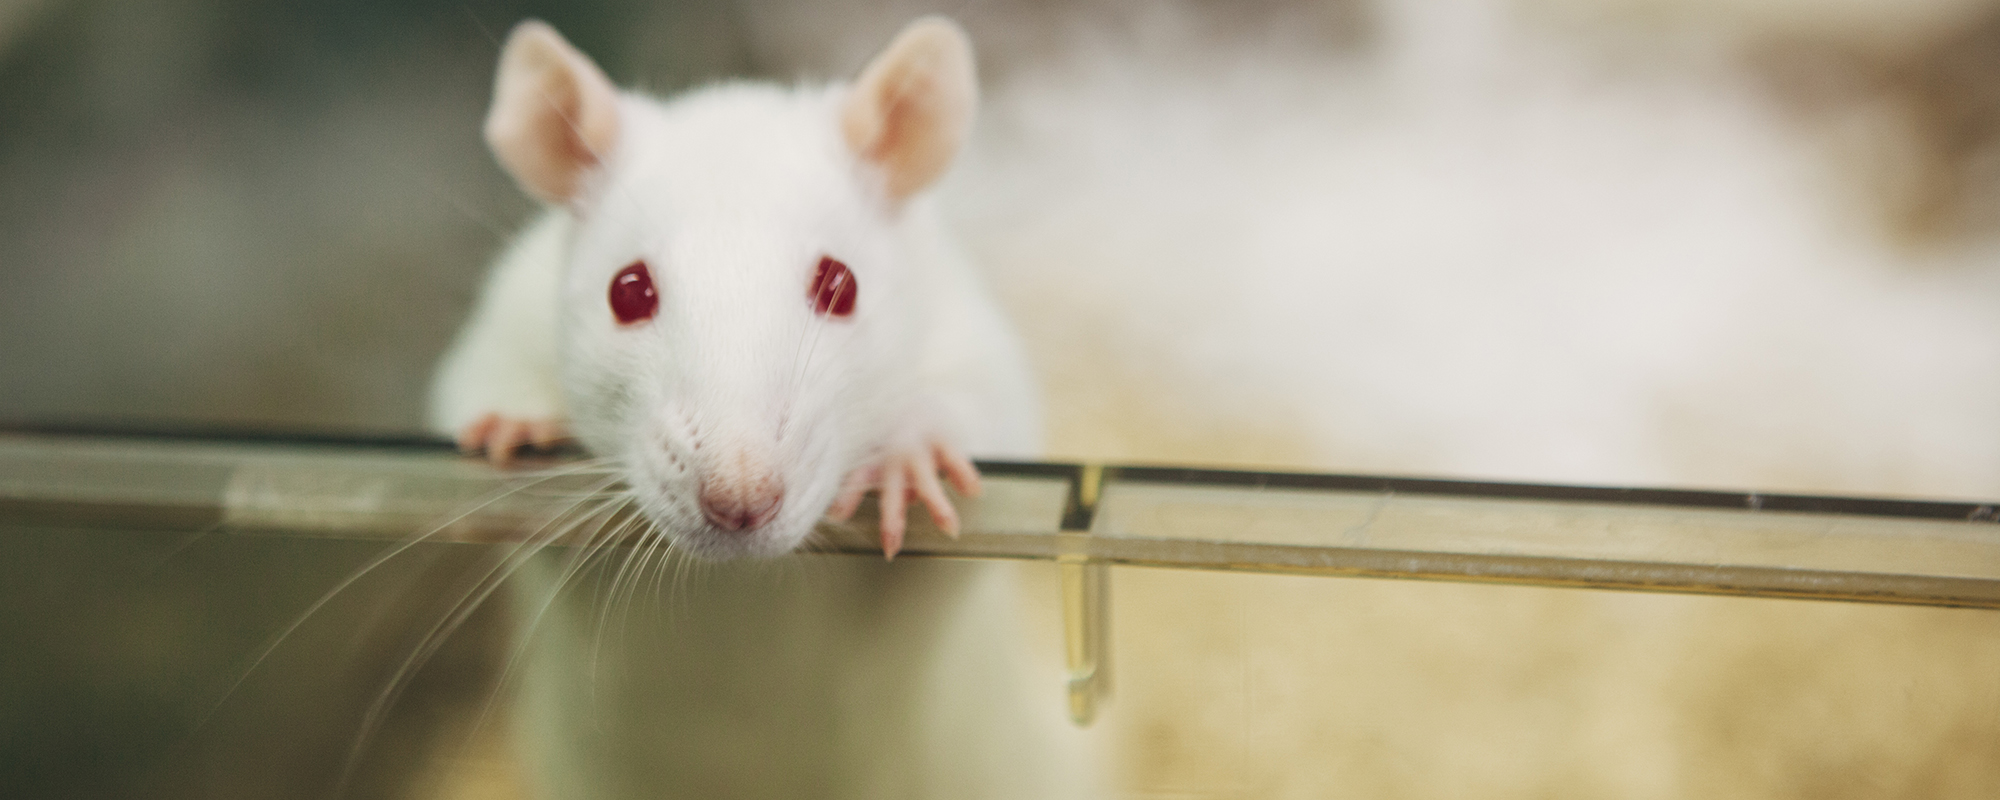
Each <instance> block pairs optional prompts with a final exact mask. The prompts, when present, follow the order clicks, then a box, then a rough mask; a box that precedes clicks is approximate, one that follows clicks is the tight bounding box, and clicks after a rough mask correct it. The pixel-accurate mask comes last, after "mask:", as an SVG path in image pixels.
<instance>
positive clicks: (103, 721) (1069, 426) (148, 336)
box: [0, 0, 2000, 798]
mask: <svg viewBox="0 0 2000 800" xmlns="http://www.w3.org/2000/svg"><path fill="white" fill-rule="evenodd" d="M935 10H943V11H946V12H948V13H951V14H953V15H954V16H956V17H957V18H958V19H960V20H961V21H962V22H963V23H964V24H965V26H966V27H967V28H968V30H969V31H970V32H971V34H972V36H973V38H974V40H975V42H976V43H977V45H978V47H979V48H980V65H981V69H982V78H983V82H984V89H985V91H986V99H987V102H986V105H985V107H984V110H983V115H984V116H983V117H982V121H981V123H980V125H981V127H980V129H979V131H978V134H977V138H976V141H975V142H974V145H973V149H972V151H971V152H969V153H968V154H967V155H966V156H965V158H964V159H963V160H962V162H961V163H960V165H959V167H958V169H957V171H956V172H955V173H954V174H953V176H952V177H951V178H950V179H949V181H948V183H947V185H946V186H945V187H943V190H942V197H941V202H942V203H943V205H944V207H945V210H946V212H947V214H948V216H949V217H950V218H951V219H953V220H954V221H955V222H956V223H957V226H958V228H959V233H960V234H961V236H962V237H963V238H964V239H965V241H966V243H967V244H968V246H969V247H970V248H971V250H972V251H973V253H974V254H975V256H977V257H978V258H979V260H980V261H981V262H982V263H983V264H984V265H985V266H986V268H987V269H988V271H989V278H990V279H991V280H992V282H993V284H994V286H995V288H996V290H997V291H999V292H1000V294H1001V295H1002V297H1003V299H1004V300H1005V301H1006V302H1007V304H1008V306H1009V308H1010V310H1011V311H1012V312H1013V313H1014V315H1015V317H1016V319H1017V321H1018V322H1019V324H1020V325H1021V327H1022V329H1023V334H1024V336H1025V337H1026V338H1027V340H1028V342H1029V345H1030V349H1031V351H1032V352H1033V353H1034V354H1035V356H1036V359H1037V362H1038V367H1039V369H1040V370H1041V373H1042V377H1043V379H1044V383H1045V389H1046V392H1047V395H1048V399H1049V403H1050V419H1051V423H1052V430H1051V442H1050V446H1051V451H1052V454H1054V455H1056V456H1061V457H1078V458H1102V459H1114V460H1136V461H1175V462H1198V463H1210V464H1225V465H1231V464H1234V465H1260V466H1271V467H1292V468H1303V469H1322V470H1335V469H1338V470H1351V471H1372V472H1400V473H1416V474H1433V475H1435V474H1444V475H1455V476H1474V477H1493V478H1509V479H1532V480H1560V481H1573V482H1583V483H1652V484H1674V485H1692V486H1726V487H1740V488H1746V489H1747V488H1759V489H1784V490H1794V491H1818V492H1843V493H1863V494H1905V495H1920V496H1971V497H1983V498H1990V497H1993V496H1995V495H2000V455H1996V453H2000V447H1994V444H1995V442H1996V441H1997V440H2000V439H1996V437H2000V371H1996V370H1995V369H1994V365H1995V364H1996V363H2000V360H1996V359H2000V315H1995V314H1993V313H1992V312H1991V309H1992V308H1993V307H1994V305H1995V301H1996V300H2000V5H1995V4H1993V3H1990V2H1985V1H1984V0H1908V1H1905V2H1889V1H1888V0H1833V1H1828V2H1805V0H1785V1H1784V2H1768V1H1766V2H1757V1H1754V0H1518V1H1517V2H1503V1H1502V0H1453V1H1452V2H1420V1H1419V0H1331V1H1327V2H1280V1H1279V0H1256V2H1229V3H1224V2H1148V3H1138V2H1130V3H1126V2H1110V1H1109V0H1090V1H1089V2H1080V3H1077V2H1044V1H1043V0H991V1H987V2H963V3H954V4H938V3H923V2H914V1H912V2H903V1H901V0H890V1H888V2H876V3H860V2H820V3H780V2H772V1H770V0H744V1H743V2H722V1H720V0H717V1H715V2H638V0H630V1H625V0H618V1H613V2H599V3H532V2H518V3H488V2H470V3H467V2H423V1H422V0H416V1H414V2H359V3H356V2H342V3H334V2H274V1H269V0H216V1H214V2H140V1H139V0H95V1H93V0H0V186H5V187H6V191H4V192H0V375H4V376H5V377H4V379H0V420H5V421H10V422H18V423H32V424H55V423H86V424H97V423H110V424H122V425H130V424H140V425H162V424H164V425H180V426H196V427H219V428H239V427H247V428H261V429H281V430H317V431H339V432H362V433H401V432H411V431H414V430H416V428H417V426H418V425H419V420H420V419H421V413H422V408H423V393H424V391H425V387H426V383H427V381H428V377H429V372H430V370H431V368H432V366H433V364H434V362H435V360H436V358H437V356H438V355H439V353H440V352H441V351H442V349H443V348H444V346H445V344H446V342H447V341H448V340H449V337H450V336H451V335H452V333H453V331H454V330H455V329H456V327H457V325H458V324H459V322H460V321H461V320H462V318H463V315H464V314H465V311H466V308H467V306H468V304H469V302H470V300H471V298H472V296H473V292H474V291H475V290H476V288H477V286H478V283H479V279H480V275H481V274H482V271H483V270H484V268H485V264H486V262H487V260H488V259H489V258H490V257H491V256H492V255H493V254H494V253H495V252H496V251H497V250H498V249H499V248H500V247H501V245H502V244H503V243H504V242H505V241H506V239H507V237H508V236H509V235H510V231H511V230H513V229H514V228H515V227H516V226H517V225H519V224H520V223H521V222H522V221H523V220H525V219H526V218H527V217H528V216H530V215H531V214H532V213H533V212H534V208H533V205H532V204H531V202H530V201H528V200H526V199H525V198H523V197H522V196H521V195H520V193H519V192H518V191H517V190H516V189H515V188H514V187H513V186H512V185H511V183H510V182H509V181H508V179H507V178H506V176H504V175H503V174H502V173H501V172H500V170H499V169H498V168H497V167H496V166H495V165H494V164H493V162H492V159H491V158H490V156H489V155H488V154H487V153H486V151H485V149H484V147H483V145H482V143H481V142H480V140H479V138H478V129H479V123H480V119H481V117H482V115H483V112H484V108H485V104H486V102H487V93H488V91H489V88H490V81H491V73H492V65H493V62H494V60H495V58H496V56H497V52H498V45H497V40H498V39H499V38H500V37H502V36H504V33H505V31H506V30H507V28H508V27H509V26H511V25H512V24H513V23H514V22H515V21H517V20H519V19H521V18H523V17H528V16H535V17H541V18H543V19H547V20H549V21H550V22H552V23H553V24H555V25H556V26H557V27H558V28H559V29H561V30H562V31H563V32H564V33H565V35H567V36H568V37H569V38H571V40H572V41H574V42H575V43H576V44H577V45H578V46H579V47H580V48H581V49H582V50H584V51H586V52H588V53H590V54H591V55H592V56H593V57H595V58H596V59H597V60H598V61H599V62H600V63H601V64H602V65H603V66H604V68H605V70H606V72H607V73H609V75H610V76H611V77H612V79H613V80H614V81H616V82H618V83H620V84H621V85H628V86H637V87H642V88H645V89H647V90H650V91H654V92H658V93H663V94H664V93H671V92H673V91H676V90H679V89H683V88H686V87H690V86H695V85H699V84H701V83H703V82H707V81H712V80H718V79H722V78H727V77H741V76H750V77H763V78H770V79H775V80H781V81H792V80H800V79H807V80H826V79H837V78H840V77H842V76H846V75H848V74H851V72H852V71H853V70H855V69H856V68H858V67H859V66H860V65H861V64H862V63H863V62H864V61H865V60H866V58H867V57H868V56H869V55H870V54H871V53H872V52H874V51H875V50H876V49H877V48H878V47H880V46H881V44H882V43H883V42H885V41H886V40H887V38H888V37H889V36H890V35H891V34H892V33H893V32H894V31H895V30H896V29H897V28H898V27H899V26H900V25H901V24H902V23H903V22H904V21H906V20H907V19H908V18H910V17H912V16H914V15H916V14H918V13H923V12H926V11H935ZM371 553H372V551H370V550H369V549H368V548H366V547H363V546H357V545H348V544H337V543H297V542H286V543H279V542H250V543H245V542H242V541H240V540H233V539H214V538H209V539H198V540H194V541H192V542H188V541H182V540H180V539H176V538H172V537H167V538H162V537H159V536H150V535H142V534H135V535H134V536H132V537H130V538H127V539H111V538H79V537H77V536H75V535H71V534H65V533H64V532H61V531H55V530H36V531H19V532H10V533H9V534H8V535H7V536H6V537H5V538H4V539H0V565H4V566H0V570H4V574H5V576H6V577H5V579H4V580H0V604H4V605H0V607H4V608H5V609H6V612H5V613H4V614H0V641H4V642H7V647H6V649H5V650H4V652H0V786H5V787H12V788H10V789H8V790H6V791H5V792H4V793H6V794H8V795H10V796H25V797H136V796H144V797H295V796H302V795H310V794H313V793H315V792H322V791H324V790H325V787H326V786H328V785H329V784H330V783H331V782H332V781H333V780H334V779H335V777H336V776H337V775H338V774H339V773H340V772H341V770H342V769H343V765H344V764H345V763H346V757H347V750H348V748H349V747H350V746H351V745H352V744H353V741H354V736H353V734H354V732H355V730H356V727H357V721H358V719H359V716H358V715H359V713H360V712H359V709H360V708H361V707H363V706H365V705H366V703H367V702H368V700H370V699H371V698H372V697H373V696H374V693H375V692H377V691H379V690H380V687H381V686H382V685H383V681H384V680H385V676H387V675H390V674H392V673H393V672H394V669H395V666H396V665H397V664H398V663H400V657H401V656H402V655H403V654H405V653H407V652H408V651H409V649H410V647H411V645H410V640H409V639H408V632H409V631H410V630H411V629H412V626H415V625H418V624H419V621H422V620H428V619H429V618H430V616H428V615H434V614H436V613H437V610H436V605H435V604H436V603H437V602H440V598H443V597H446V596H447V595H448V592H447V589H448V587H449V586H451V581H450V580H449V579H448V577H447V576H450V575H453V574H455V573H454V572H453V570H454V568H459V569H462V568H463V566H464V559H465V558H466V556H464V555H463V554H459V553H454V552H453V551H451V550H450V549H449V548H443V549H440V550H438V551H436V552H429V553H426V554H424V556H423V557H422V558H416V559H409V560H407V561H405V562H399V565H400V566H399V567H398V568H397V569H396V570H392V571H389V572H386V573H385V574H382V575H380V576H378V577H377V578H374V579H371V581H370V583H369V584H368V585H364V586H360V587H357V589H356V590H355V591H352V592H349V593H348V595H349V596H351V599H349V600H347V601H344V603H343V604H342V605H339V606H336V607H334V608H331V609H330V610H329V611H328V612H327V613H325V614H322V615H319V616H318V617H317V618H316V621H315V623H314V624H313V626H311V627H310V628H309V629H307V630H305V631H303V632H301V633H300V634H299V635H298V636H297V637H296V638H295V639H294V640H292V641H290V642H288V643H287V644H286V645H285V646H284V647H283V648H281V649H280V650H278V651H277V653H276V655H275V656H274V663H272V664H271V665H269V666H267V667H265V668H264V669H263V670H262V671H261V672H259V673H256V679H255V680H253V681H251V682H249V683H246V684H245V686H244V687H243V688H242V689H241V690H239V691H238V692H236V693H234V694H231V695H229V696H228V697H227V699H226V702H225V701H224V700H223V699H222V696H223V692H224V690H225V689H226V688H227V686H228V685H229V684H230V682H231V681H232V680H233V678H234V676H235V675H237V674H239V673H240V672H241V670H242V668H243V667H244V666H245V662H246V660H247V659H248V658H250V657H251V655H253V654H254V653H255V652H256V651H257V649H258V647H259V645H260V643H261V642H262V641H264V639H265V638H266V637H268V636H269V635H270V634H271V633H272V632H273V631H274V630H275V629H276V628H277V627H278V626H281V625H283V624H284V623H285V622H286V621H288V620H289V619H290V618H291V617H292V616H293V615H294V614H296V613H297V612H298V611H299V610H300V609H302V608H303V607H304V606H305V604H307V603H309V602H310V601H311V598H312V597H316V596H317V595H318V593H319V592H321V591H324V589H325V587H328V586H331V585H332V584H333V583H334V582H336V581H337V580H339V579H340V577H341V576H343V575H345V574H347V572H348V571H350V570H352V569H353V568H354V567H356V566H358V565H359V564H360V563H362V562H364V561H365V560H366V558H367V557H368V556H369V555H370V554H371ZM1051 599H1052V598H1051ZM1117 602H1118V606H1117V609H1116V612H1117V619H1118V620H1119V625H1120V627H1119V628H1118V629H1117V636H1118V639H1117V640H1116V646H1117V648H1118V650H1119V652H1120V653H1121V656H1120V659H1119V663H1120V668H1121V670H1122V671H1121V674H1120V692H1121V694H1120V698H1119V700H1118V703H1119V705H1118V706H1117V707H1115V709H1114V711H1113V716H1112V717H1110V718H1108V719H1107V720H1106V722H1105V724H1104V726H1103V729H1104V730H1105V733H1104V735H1105V736H1107V737H1109V738H1111V739H1113V740H1115V741H1116V742H1117V744H1115V746H1114V748H1115V750H1116V753H1117V754H1118V755H1117V766H1116V771H1117V773H1118V775H1119V779H1120V782H1121V786H1123V787H1125V791H1126V794H1127V796H1131V797H1161V798H1164V797H1260V798H1262V797H1325V796H1333V795H1335V794H1352V795H1356V796H1366V797H1463V796H1486V797H1517V796H1518V797H1534V796H1551V795H1558V796H1575V795H1579V794H1586V795H1588V794H1597V795H1614V796H1624V797H1662V798H1667V797H1692V796H1702V797H1731V796H1741V797H1815V798H1824V797H1848V796H1851V797H1948V796H1964V797H1990V796H1994V795H1995V794H2000V670H1994V669H1993V666H1994V664H1996V663H2000V661H1996V657H2000V623H1996V621H1995V620H1994V619H1993V618H1992V617H1993V615H1991V614H1987V613H1984V612H1964V611H1946V610H1911V609H1882V608H1860V607H1850V606H1843V607H1829V606H1823V605H1815V604H1807V603H1786V602H1776V601H1744V600H1717V599H1705V598H1662V597H1633V596H1609V597H1607V596H1603V595H1596V594H1590V593H1583V592H1574V591H1552V590H1537V589H1521V588H1498V587H1461V586H1424V585H1418V586H1412V585H1404V584H1393V583H1382V582H1358V581H1316V580H1308V579H1295V578H1265V577H1244V576H1223V575H1199V576H1195V575H1178V574H1172V575H1170V574H1162V573H1152V572H1146V571H1140V570H1128V571H1123V572H1121V573H1120V576H1119V589H1118V595H1117ZM1302 608H1313V609H1325V610H1326V612H1325V613H1320V614H1300V613H1298V609H1302ZM496 613H497V612H496ZM503 638H504V637H503V636H502V634H501V632H500V626H499V622H498V619H497V616H494V617H489V618H485V619H483V620H482V621H480V622H478V623H475V624H474V625H472V626H469V628H468V629H467V630H466V631H465V632H463V633H462V635H460V636H459V637H456V638H454V640H453V646H452V647H450V648H447V650H446V651H445V652H443V653H442V654H440V656H439V657H438V658H437V659H436V660H435V661H434V663H433V664H432V665H431V666H430V667H427V668H426V670H425V671H424V672H422V673H420V674H419V677H418V678H417V680H416V683H415V684H414V685H413V686H412V688H411V691H410V692H409V694H408V695H407V697H406V698H405V699H404V700H403V701H402V702H400V703H399V704H398V705H397V710H396V712H395V713H394V714H393V715H392V718H391V719H390V720H389V721H388V722H386V723H385V724H384V726H383V728H382V730H381V732H380V733H379V734H377V735H376V736H375V742H376V743H375V744H373V745H371V746H369V747H368V748H367V751H366V752H367V755H366V757H365V758H364V759H363V760H362V761H360V762H359V763H360V767H359V771H358V773H357V775H356V776H355V777H354V779H353V780H352V781H351V782H350V784H349V792H350V795H351V796H384V797H388V796H413V797H414V796H423V797H435V796H467V797H473V796H477V797H510V796H515V795H514V794H512V793H513V792H515V791H516V787H515V783H516V776H514V775H513V774H512V773H511V772H510V769H511V767H510V758H509V756H508V755H507V752H508V751H507V744H506V742H505V741H504V739H505V736H504V726H489V727H488V729H486V730H484V731H483V732H475V731H471V730H470V729H469V723H468V722H467V719H468V718H469V717H470V716H472V715H474V714H476V713H477V711H476V710H477V709H478V708H480V707H482V705H483V704H484V703H485V702H486V698H487V697H488V696H489V694H490V685H491V681H492V679H493V671H494V670H493V667H492V661H493V659H492V658H491V654H492V652H493V649H494V648H495V647H497V646H498V645H497V642H500V641H502V640H503ZM329 654H337V655H329ZM217 703H221V706H220V710H219V711H216V712H215V713H214V714H213V715H212V716H211V715H210V712H209V709H211V708H212V707H214V706H215V705H216V704H217ZM203 719H206V721H205V722H200V724H199V725H197V724H196V723H197V721H200V720H203ZM495 730H500V731H501V732H500V733H494V732H493V731H495Z"/></svg>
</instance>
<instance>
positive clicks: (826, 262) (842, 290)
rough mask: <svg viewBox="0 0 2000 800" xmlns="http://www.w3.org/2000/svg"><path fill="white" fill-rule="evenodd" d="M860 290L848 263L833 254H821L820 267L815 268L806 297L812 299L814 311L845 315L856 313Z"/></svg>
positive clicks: (823, 314)
mask: <svg viewBox="0 0 2000 800" xmlns="http://www.w3.org/2000/svg"><path fill="white" fill-rule="evenodd" d="M858 291H860V287H858V286H856V285H855V283H854V273H853V272H852V271H849V270H848V269H847V265H846V264H842V263H840V262H838V261H835V260H833V258H832V257H831V256H820V257H819V269H816V270H813V279H812V286H811V287H810V288H808V289H807V290H806V297H807V298H809V299H811V300H812V306H813V313H815V314H818V315H820V316H822V317H824V316H827V315H829V314H831V315H833V316H836V317H845V316H848V315H850V314H853V313H854V295H855V293H856V292H858Z"/></svg>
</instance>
